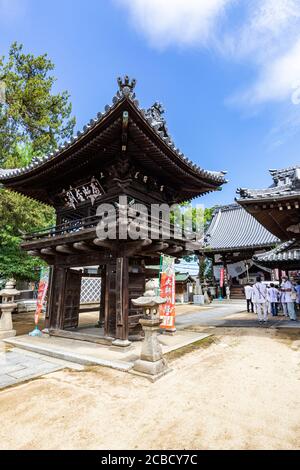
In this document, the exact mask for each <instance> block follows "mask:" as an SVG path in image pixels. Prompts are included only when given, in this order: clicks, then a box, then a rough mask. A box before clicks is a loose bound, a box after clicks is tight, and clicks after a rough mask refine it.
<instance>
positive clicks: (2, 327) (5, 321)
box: [0, 304, 17, 339]
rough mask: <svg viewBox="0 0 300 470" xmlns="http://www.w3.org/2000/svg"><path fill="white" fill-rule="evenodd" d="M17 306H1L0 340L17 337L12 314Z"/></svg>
mask: <svg viewBox="0 0 300 470" xmlns="http://www.w3.org/2000/svg"><path fill="white" fill-rule="evenodd" d="M16 307H17V304H0V315H1V317H0V339H6V338H11V337H12V336H16V330H14V329H13V322H12V316H11V314H12V312H13V310H14V309H15V308H16Z"/></svg>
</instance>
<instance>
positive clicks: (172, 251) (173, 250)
mask: <svg viewBox="0 0 300 470" xmlns="http://www.w3.org/2000/svg"><path fill="white" fill-rule="evenodd" d="M182 251H183V247H182V246H172V247H171V248H168V249H167V250H166V254H167V255H175V254H176V253H181V252H182Z"/></svg>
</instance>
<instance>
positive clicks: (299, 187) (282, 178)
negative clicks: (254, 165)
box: [237, 165, 300, 200]
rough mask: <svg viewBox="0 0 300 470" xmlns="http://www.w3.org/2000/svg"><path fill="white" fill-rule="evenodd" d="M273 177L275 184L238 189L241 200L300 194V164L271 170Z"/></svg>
mask: <svg viewBox="0 0 300 470" xmlns="http://www.w3.org/2000/svg"><path fill="white" fill-rule="evenodd" d="M269 171H270V174H271V176H272V178H273V184H272V185H271V186H270V187H269V188H266V189H245V188H241V189H238V191H237V193H238V194H239V195H240V197H241V200H245V199H263V198H266V199H268V198H271V197H275V198H284V197H289V196H295V195H299V196H300V166H299V165H296V166H294V167H290V168H284V169H282V170H269Z"/></svg>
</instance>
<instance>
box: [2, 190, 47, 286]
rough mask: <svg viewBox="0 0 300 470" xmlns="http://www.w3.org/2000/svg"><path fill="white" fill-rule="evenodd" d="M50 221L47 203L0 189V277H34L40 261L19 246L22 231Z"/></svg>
mask: <svg viewBox="0 0 300 470" xmlns="http://www.w3.org/2000/svg"><path fill="white" fill-rule="evenodd" d="M53 224H54V210H53V209H52V208H51V207H48V206H45V205H41V204H39V203H38V202H36V201H33V200H32V199H29V198H26V197H24V196H22V195H20V194H16V193H13V192H11V191H6V190H4V189H0V278H4V279H8V278H10V277H14V278H16V279H20V280H30V281H34V280H36V279H37V277H38V275H39V268H40V266H42V264H43V263H42V261H41V260H40V259H39V258H33V257H31V256H28V255H27V253H26V252H24V251H23V250H22V249H21V248H20V243H21V241H22V234H24V233H27V232H34V231H35V230H39V229H40V228H41V227H49V226H51V225H53Z"/></svg>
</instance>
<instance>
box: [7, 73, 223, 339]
mask: <svg viewBox="0 0 300 470" xmlns="http://www.w3.org/2000/svg"><path fill="white" fill-rule="evenodd" d="M135 86H136V81H135V80H130V79H129V78H128V77H127V76H126V77H124V79H121V78H119V79H118V87H119V89H118V92H117V94H116V95H115V96H114V98H113V102H112V104H111V105H107V106H106V107H105V110H104V112H102V113H99V114H98V115H97V117H96V118H95V119H92V120H91V121H90V122H89V123H88V124H87V125H86V126H85V127H84V128H83V130H82V131H81V132H78V134H77V136H75V137H74V138H72V139H71V140H70V141H69V142H66V143H65V144H63V145H61V146H60V147H59V148H58V149H57V150H56V151H55V152H53V153H51V154H50V155H46V156H45V157H44V158H41V159H34V160H33V161H32V162H31V163H30V165H28V166H27V167H25V168H21V169H14V170H5V171H2V172H1V174H0V184H2V185H3V186H4V187H5V188H7V189H9V190H11V191H15V192H17V193H20V194H23V195H24V196H27V197H30V198H33V199H35V200H37V201H39V202H41V203H44V204H47V205H50V206H53V207H54V208H55V211H56V226H55V227H52V228H50V229H47V230H42V231H40V232H38V233H31V234H28V235H26V236H25V237H24V240H23V243H22V248H23V249H24V250H26V251H27V252H28V253H29V254H30V255H32V256H38V257H40V258H41V259H43V260H44V261H46V262H47V263H48V264H49V266H51V276H50V289H49V298H48V305H47V313H46V322H47V327H48V329H49V332H50V334H51V335H56V336H64V337H70V338H76V337H77V338H78V334H79V333H80V338H81V339H82V338H83V336H84V332H83V331H80V328H79V304H80V291H81V284H82V277H83V276H84V273H83V269H84V267H87V266H88V267H90V268H93V269H94V270H95V269H96V272H97V273H98V275H99V277H100V278H101V299H100V312H99V324H100V326H101V328H98V329H97V331H95V332H94V334H86V335H85V339H86V340H91V341H95V336H97V339H96V342H103V343H105V344H111V343H113V344H114V345H117V346H124V347H125V346H126V345H128V339H130V338H133V337H134V338H136V337H138V336H139V333H140V325H139V319H140V318H141V315H142V311H141V309H139V308H137V307H134V306H133V304H132V299H135V298H137V297H140V296H141V295H142V294H143V293H144V291H145V277H146V273H145V263H146V262H147V264H159V258H160V256H161V254H162V253H163V254H168V255H172V256H174V257H175V258H177V257H182V256H184V255H188V254H190V253H191V250H192V248H191V243H190V240H188V239H187V238H185V237H182V238H181V239H176V238H175V237H174V236H172V234H173V232H172V233H171V234H170V236H169V239H164V240H161V239H160V238H157V236H153V232H152V231H151V233H149V232H148V233H146V235H145V236H144V235H143V234H144V233H145V232H144V231H143V230H144V229H145V228H146V227H147V226H148V222H149V220H148V215H147V214H146V215H145V214H144V216H145V218H144V219H143V221H144V225H143V226H141V227H140V228H141V231H142V235H143V236H140V237H139V238H138V239H131V238H128V237H127V238H126V237H124V236H123V235H124V232H123V231H122V230H120V226H119V224H118V221H120V220H121V219H123V218H124V217H123V216H124V207H123V205H122V204H120V197H123V198H125V199H126V200H127V201H128V203H129V206H130V208H131V209H130V210H131V211H133V212H135V214H137V213H138V212H139V210H140V209H139V207H140V205H141V204H143V207H146V208H149V209H150V206H151V205H153V204H168V205H170V204H175V203H181V202H184V201H189V200H191V199H193V198H196V197H199V196H202V195H204V194H207V193H209V192H211V191H216V190H219V189H220V187H221V186H222V185H223V184H224V183H225V182H226V180H225V177H224V174H225V173H224V172H210V171H206V170H203V169H202V168H200V167H199V166H198V165H196V164H194V163H193V162H192V161H191V160H189V159H188V158H187V157H186V156H184V154H183V153H182V152H181V151H180V150H179V149H178V148H177V147H176V146H175V144H174V142H173V141H172V138H171V136H170V134H169V131H168V128H167V123H166V121H165V118H164V109H163V107H162V105H161V104H160V103H155V104H154V105H153V106H151V107H150V108H149V109H146V110H144V109H141V108H140V106H139V103H138V101H137V99H136V96H135V92H134V89H135ZM104 204H106V205H107V207H108V205H109V207H114V208H115V212H116V218H115V221H114V222H112V224H111V225H110V230H111V233H112V235H113V234H114V233H115V239H114V237H113V236H112V237H108V238H107V239H103V237H102V236H99V232H98V229H99V225H100V228H101V226H102V225H103V224H104V225H105V223H106V222H107V217H106V216H107V211H106V210H105V209H103V211H102V212H101V213H99V211H98V209H99V207H100V205H101V207H106V206H103V205H104ZM126 215H127V216H128V223H127V228H128V226H129V225H130V224H131V222H132V220H133V219H134V216H133V217H132V218H131V215H130V214H129V213H128V214H127V213H126ZM151 221H152V220H151ZM155 223H156V232H155V234H157V233H160V228H161V226H162V221H161V219H159V218H158V219H157V220H156V222H155ZM101 224H102V225H101ZM113 224H115V225H113ZM123 228H124V227H123ZM173 235H174V234H173ZM192 251H193V250H192ZM76 335H77V336H76Z"/></svg>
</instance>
